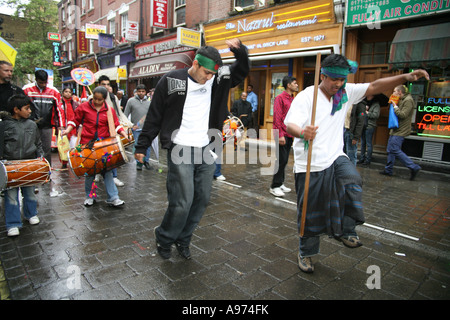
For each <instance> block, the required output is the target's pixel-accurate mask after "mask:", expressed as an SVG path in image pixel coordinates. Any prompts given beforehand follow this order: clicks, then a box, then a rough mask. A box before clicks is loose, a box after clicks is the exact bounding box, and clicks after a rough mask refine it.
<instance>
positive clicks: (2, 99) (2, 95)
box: [0, 60, 24, 111]
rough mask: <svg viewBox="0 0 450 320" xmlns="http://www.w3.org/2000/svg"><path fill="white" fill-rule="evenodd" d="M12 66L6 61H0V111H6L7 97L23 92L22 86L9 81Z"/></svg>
mask: <svg viewBox="0 0 450 320" xmlns="http://www.w3.org/2000/svg"><path fill="white" fill-rule="evenodd" d="M13 70H14V67H13V65H12V64H11V63H9V62H8V61H4V60H1V61H0V111H6V105H7V103H8V99H9V98H10V97H12V96H13V95H15V94H24V93H23V90H22V88H20V87H18V86H15V85H13V84H12V83H11V79H12V74H13Z"/></svg>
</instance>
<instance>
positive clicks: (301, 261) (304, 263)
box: [298, 254, 314, 273]
mask: <svg viewBox="0 0 450 320" xmlns="http://www.w3.org/2000/svg"><path fill="white" fill-rule="evenodd" d="M298 267H299V268H300V270H302V271H303V272H306V273H313V272H314V265H313V264H312V260H311V258H310V257H305V258H303V257H301V256H300V254H299V255H298Z"/></svg>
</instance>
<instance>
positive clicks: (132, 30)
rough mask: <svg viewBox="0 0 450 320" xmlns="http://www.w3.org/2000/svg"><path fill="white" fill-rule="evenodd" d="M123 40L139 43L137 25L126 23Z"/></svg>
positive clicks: (132, 22) (135, 23)
mask: <svg viewBox="0 0 450 320" xmlns="http://www.w3.org/2000/svg"><path fill="white" fill-rule="evenodd" d="M125 39H126V40H127V41H132V42H134V41H139V23H137V22H134V21H127V30H126V34H125Z"/></svg>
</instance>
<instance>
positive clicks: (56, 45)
mask: <svg viewBox="0 0 450 320" xmlns="http://www.w3.org/2000/svg"><path fill="white" fill-rule="evenodd" d="M60 50H61V43H60V42H56V41H54V42H53V65H54V66H60V65H61V64H62V63H61V53H60Z"/></svg>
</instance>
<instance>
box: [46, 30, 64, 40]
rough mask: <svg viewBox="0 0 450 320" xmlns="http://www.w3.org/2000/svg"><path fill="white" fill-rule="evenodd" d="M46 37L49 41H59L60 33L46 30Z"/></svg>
mask: <svg viewBox="0 0 450 320" xmlns="http://www.w3.org/2000/svg"><path fill="white" fill-rule="evenodd" d="M47 39H48V40H50V41H61V34H59V33H55V32H47Z"/></svg>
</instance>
